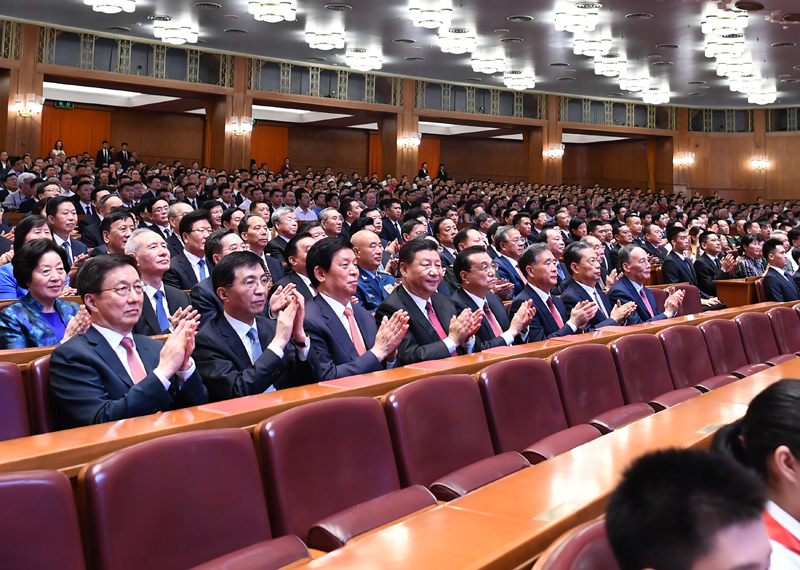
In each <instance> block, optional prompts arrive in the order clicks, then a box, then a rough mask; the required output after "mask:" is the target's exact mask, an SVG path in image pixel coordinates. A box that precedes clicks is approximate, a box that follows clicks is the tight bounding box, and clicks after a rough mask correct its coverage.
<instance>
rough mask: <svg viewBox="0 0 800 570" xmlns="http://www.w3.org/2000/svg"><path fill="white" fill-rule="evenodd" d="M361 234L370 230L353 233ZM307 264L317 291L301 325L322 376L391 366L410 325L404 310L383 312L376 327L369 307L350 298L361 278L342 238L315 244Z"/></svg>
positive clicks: (349, 374)
mask: <svg viewBox="0 0 800 570" xmlns="http://www.w3.org/2000/svg"><path fill="white" fill-rule="evenodd" d="M362 233H372V232H366V231H361V232H358V233H357V234H356V235H355V236H353V237H354V238H355V237H357V236H358V235H359V234H362ZM372 235H373V236H374V237H375V238H376V239H377V238H378V236H377V235H375V234H372ZM379 245H380V242H379ZM306 265H307V268H308V270H309V274H308V275H309V278H310V279H311V283H312V284H313V285H314V287H315V288H316V289H317V290H318V291H319V295H317V297H316V298H315V299H314V300H313V301H311V302H309V303H308V305H307V306H306V315H305V323H304V326H305V330H306V332H307V333H308V335H309V336H310V337H311V344H312V346H313V347H314V351H315V352H316V354H317V357H318V358H319V378H320V380H332V379H334V378H343V377H345V376H353V375H356V374H366V373H368V372H377V371H378V370H382V369H383V368H384V367H387V368H391V367H393V366H394V365H395V363H396V360H397V348H398V347H399V346H400V341H401V340H403V336H404V335H405V333H406V331H407V330H408V313H406V312H405V311H396V312H395V313H394V314H393V315H392V316H391V317H386V316H384V317H383V319H382V321H381V322H380V326H378V325H376V323H375V317H373V316H372V315H371V314H370V313H369V311H367V310H366V309H364V308H362V307H360V306H359V305H358V304H353V303H352V302H351V300H350V299H351V298H352V297H353V294H354V293H355V291H356V286H357V285H358V284H359V281H360V279H359V272H358V266H357V265H356V256H355V254H354V253H353V250H352V248H351V247H350V245H349V244H348V243H347V242H345V241H343V240H340V239H336V238H324V239H322V240H321V241H319V242H317V243H315V244H314V245H313V246H312V247H311V249H310V250H309V251H308V257H307V260H306ZM312 271H313V272H312Z"/></svg>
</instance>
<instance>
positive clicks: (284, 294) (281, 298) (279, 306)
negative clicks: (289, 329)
mask: <svg viewBox="0 0 800 570" xmlns="http://www.w3.org/2000/svg"><path fill="white" fill-rule="evenodd" d="M295 289H297V286H296V285H295V284H294V283H289V284H288V285H287V286H286V287H284V286H283V285H279V286H278V288H277V289H276V290H275V294H274V295H272V297H271V298H270V300H269V314H270V316H271V317H273V318H274V317H275V315H277V314H278V312H279V311H282V310H283V308H284V307H286V305H288V304H289V298H290V297H291V296H292V293H294V290H295Z"/></svg>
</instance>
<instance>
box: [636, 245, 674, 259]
mask: <svg viewBox="0 0 800 570" xmlns="http://www.w3.org/2000/svg"><path fill="white" fill-rule="evenodd" d="M641 248H642V249H644V250H645V251H646V252H647V254H648V255H652V256H653V257H657V258H658V259H659V261H660V262H661V263H664V260H665V259H666V258H667V255H668V254H669V252H668V251H667V250H666V249H665V248H664V247H662V246H658V247H656V246H654V245H653V244H652V243H650V242H649V241H645V242H644V243H643V244H642V245H641Z"/></svg>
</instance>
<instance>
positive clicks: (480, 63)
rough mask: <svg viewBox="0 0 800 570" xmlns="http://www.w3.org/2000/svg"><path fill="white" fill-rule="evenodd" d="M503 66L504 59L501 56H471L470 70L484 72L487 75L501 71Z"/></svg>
mask: <svg viewBox="0 0 800 570" xmlns="http://www.w3.org/2000/svg"><path fill="white" fill-rule="evenodd" d="M504 68H505V61H504V60H503V58H502V57H494V58H493V57H486V58H480V57H473V58H472V71H474V72H475V73H486V74H487V75H494V74H495V73H499V72H500V71H503V69H504Z"/></svg>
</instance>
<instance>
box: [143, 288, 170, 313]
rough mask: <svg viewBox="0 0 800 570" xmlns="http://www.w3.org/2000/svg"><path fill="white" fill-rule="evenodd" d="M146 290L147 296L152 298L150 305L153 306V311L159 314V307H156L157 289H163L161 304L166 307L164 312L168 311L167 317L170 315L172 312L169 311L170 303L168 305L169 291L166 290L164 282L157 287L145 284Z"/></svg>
mask: <svg viewBox="0 0 800 570" xmlns="http://www.w3.org/2000/svg"><path fill="white" fill-rule="evenodd" d="M143 288H144V292H145V294H146V295H147V298H148V299H149V300H150V306H152V307H153V312H154V313H155V314H156V315H157V314H158V309H157V308H156V303H157V302H158V301H156V291H161V306H162V307H164V313H166V315H167V317H169V316H170V315H171V314H172V313H170V312H169V305H167V293H166V291H164V284H163V283H162V284H161V287H160V288H158V289H156V288H155V287H152V286H150V285H148V284H147V283H145V284H144V286H143Z"/></svg>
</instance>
